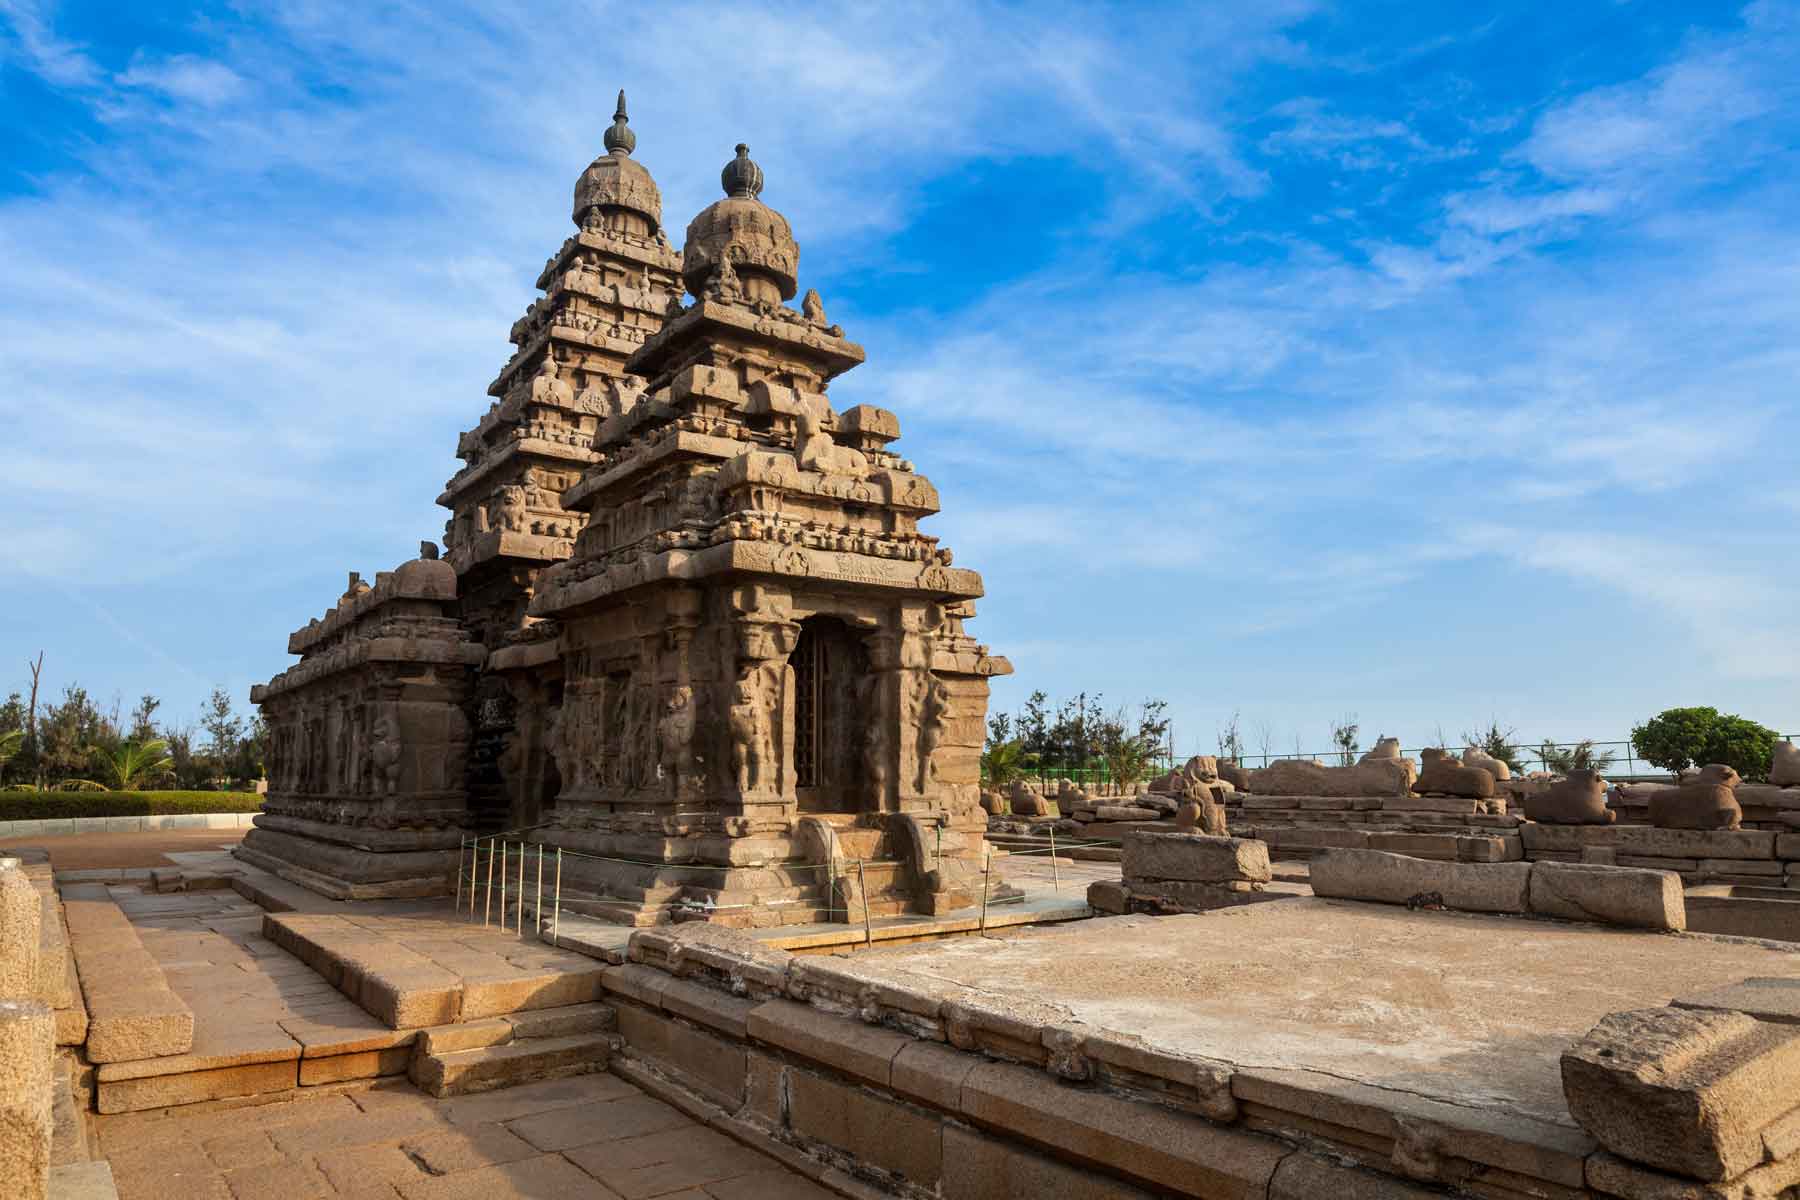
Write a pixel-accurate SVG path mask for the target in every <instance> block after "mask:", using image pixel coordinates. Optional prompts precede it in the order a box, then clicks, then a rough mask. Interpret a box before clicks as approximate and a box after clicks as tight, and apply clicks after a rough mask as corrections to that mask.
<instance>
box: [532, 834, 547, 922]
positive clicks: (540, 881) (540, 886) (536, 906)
mask: <svg viewBox="0 0 1800 1200" xmlns="http://www.w3.org/2000/svg"><path fill="white" fill-rule="evenodd" d="M537 852H538V869H537V895H536V896H534V897H533V898H532V901H531V929H532V932H533V933H535V934H537V936H538V940H539V941H543V939H544V844H543V843H542V842H539V843H538V848H537Z"/></svg>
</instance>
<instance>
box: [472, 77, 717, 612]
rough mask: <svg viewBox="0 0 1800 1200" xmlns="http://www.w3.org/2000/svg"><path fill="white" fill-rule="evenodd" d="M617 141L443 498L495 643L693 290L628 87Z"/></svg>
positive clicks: (567, 545) (610, 137)
mask: <svg viewBox="0 0 1800 1200" xmlns="http://www.w3.org/2000/svg"><path fill="white" fill-rule="evenodd" d="M605 145H606V153H605V154H603V155H602V156H601V157H599V158H597V159H595V160H594V162H593V163H592V164H591V165H590V166H589V167H588V168H587V170H585V171H583V172H582V173H581V178H580V179H578V180H577V181H576V183H575V204H574V213H573V215H574V221H575V225H576V227H577V230H578V231H577V232H576V233H575V234H574V235H573V236H572V237H570V238H569V239H568V240H567V241H565V242H564V243H563V244H562V247H561V248H560V249H559V250H557V252H556V253H555V254H553V255H551V257H550V259H549V261H548V262H546V263H545V264H544V270H543V272H542V273H541V274H540V275H539V276H538V280H537V286H538V288H539V289H540V290H541V291H542V292H543V295H541V296H540V297H538V298H537V299H536V300H534V301H532V303H531V306H530V307H529V308H527V309H526V310H525V315H524V316H522V317H520V318H519V319H518V321H516V322H514V324H513V327H512V335H511V336H512V342H513V344H514V346H516V347H517V349H516V351H515V352H514V354H513V356H512V358H511V359H510V360H508V362H507V363H506V365H505V366H504V367H503V368H501V371H500V374H499V376H498V377H496V378H495V380H494V382H493V383H492V384H491V385H490V386H489V387H488V393H489V394H490V395H491V396H493V397H494V398H495V399H494V402H493V403H492V404H491V405H489V406H488V410H487V413H486V414H485V415H484V416H483V417H482V418H481V420H480V422H479V423H477V424H476V426H475V427H474V428H473V429H470V430H468V431H467V432H466V433H464V434H463V435H462V437H461V438H460V439H459V440H458V442H457V447H456V454H457V457H458V458H460V459H462V461H463V467H462V469H461V470H459V471H457V473H456V474H455V475H454V476H452V477H451V479H450V480H449V482H448V483H446V484H445V485H444V492H443V494H442V495H441V496H439V497H438V503H439V504H441V505H443V506H444V507H445V508H448V509H449V510H450V511H451V513H452V516H451V518H450V520H449V521H447V522H446V523H445V526H444V541H445V545H446V546H447V547H448V551H449V553H448V556H447V557H448V558H449V561H450V564H451V566H452V567H454V568H455V569H456V573H457V576H458V578H459V580H460V582H461V587H462V592H463V595H462V601H463V609H464V613H465V615H466V616H468V617H469V618H470V619H471V620H472V621H473V622H474V625H475V627H476V629H477V631H478V633H479V634H480V635H481V640H482V641H483V642H484V644H488V645H494V644H498V642H499V641H500V640H502V639H503V638H504V637H505V636H506V635H507V634H509V633H512V632H514V631H515V630H517V629H518V628H519V627H520V626H521V624H522V621H521V619H522V618H523V616H524V614H525V606H526V604H527V603H528V602H529V600H530V596H531V591H532V586H533V583H534V582H535V580H536V574H537V572H538V571H539V570H540V569H542V568H543V567H546V566H548V565H550V564H551V563H555V562H560V561H561V560H563V559H565V558H567V557H568V556H569V553H570V551H571V549H572V548H573V545H574V540H575V537H576V535H577V534H578V533H580V531H581V525H582V521H583V519H584V518H583V515H582V514H581V513H579V512H573V511H570V510H568V509H565V508H564V507H563V506H562V503H561V499H562V494H563V493H564V492H565V491H566V490H567V489H568V488H569V486H570V485H571V484H573V483H574V482H575V481H576V480H577V479H579V478H580V477H581V474H582V473H583V472H584V471H585V470H587V468H588V467H590V466H592V465H593V463H594V461H595V452H594V448H593V443H594V434H595V433H596V432H597V431H598V429H599V427H600V424H601V423H602V422H604V421H605V420H606V419H607V418H608V417H610V416H614V415H616V414H618V413H620V412H623V411H625V410H626V409H629V408H630V407H632V406H633V405H634V404H635V403H636V400H637V396H638V393H639V392H640V391H641V389H642V386H643V380H642V379H640V378H638V377H637V376H635V375H632V374H630V373H628V372H627V371H626V370H625V363H626V362H627V360H629V359H630V357H631V356H632V355H633V354H635V353H636V352H637V351H638V350H639V349H640V348H641V347H642V346H643V344H644V342H645V341H646V340H647V339H648V338H649V337H650V336H651V335H652V334H654V333H655V332H656V331H657V330H658V329H659V328H661V327H662V321H663V314H664V313H665V312H666V311H667V310H668V308H669V305H670V303H671V302H672V301H675V300H676V299H677V298H678V296H679V294H680V291H681V286H682V284H681V258H680V256H679V255H677V254H676V253H675V252H674V251H673V250H672V249H671V248H670V246H669V242H668V238H667V237H666V236H665V235H664V233H663V228H662V196H661V194H660V193H659V192H658V191H657V187H656V182H655V180H653V179H651V177H650V172H648V171H647V170H645V169H644V168H643V166H642V165H640V164H639V163H638V162H637V161H636V160H635V159H633V158H632V157H631V152H632V150H633V149H634V148H635V147H636V146H637V136H636V135H635V134H634V133H633V132H632V131H631V127H630V126H629V125H628V124H626V114H625V93H624V92H620V93H619V104H618V109H617V111H616V112H615V114H614V116H613V124H612V127H611V128H610V129H608V130H607V131H606V137H605Z"/></svg>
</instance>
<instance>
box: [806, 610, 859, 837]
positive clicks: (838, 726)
mask: <svg viewBox="0 0 1800 1200" xmlns="http://www.w3.org/2000/svg"><path fill="white" fill-rule="evenodd" d="M788 663H789V664H790V665H791V666H792V667H793V668H794V783H795V792H796V795H797V798H798V800H799V804H800V811H802V812H858V811H860V810H861V809H862V807H863V792H864V790H865V789H864V787H863V767H862V762H863V753H862V750H863V739H864V738H865V737H866V736H867V735H868V731H867V722H866V720H865V715H864V713H863V697H864V696H865V695H866V685H865V681H866V680H867V678H868V675H869V655H868V651H867V650H866V649H864V647H863V644H862V639H861V638H860V637H858V636H857V634H856V631H855V630H853V629H851V628H850V627H849V626H848V625H846V624H844V622H842V621H840V620H837V619H836V618H835V617H809V618H807V619H806V620H805V621H802V622H801V623H800V638H799V641H798V642H797V643H796V645H795V646H794V652H793V654H792V655H790V656H789V658H788Z"/></svg>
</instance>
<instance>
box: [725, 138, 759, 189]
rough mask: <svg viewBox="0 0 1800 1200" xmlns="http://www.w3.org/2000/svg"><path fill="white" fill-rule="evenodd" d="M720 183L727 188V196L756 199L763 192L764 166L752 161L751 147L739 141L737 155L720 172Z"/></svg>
mask: <svg viewBox="0 0 1800 1200" xmlns="http://www.w3.org/2000/svg"><path fill="white" fill-rule="evenodd" d="M719 183H720V184H721V185H722V186H723V187H724V188H725V194H726V195H727V196H736V197H738V198H740V199H744V200H754V199H756V197H757V196H758V195H760V194H761V193H762V189H763V173H762V168H761V167H759V166H757V165H756V164H755V163H754V162H751V161H750V147H748V146H746V145H744V143H742V142H739V143H738V144H737V157H736V158H734V159H732V160H731V161H730V162H728V163H726V164H725V169H724V170H723V171H720V172H719Z"/></svg>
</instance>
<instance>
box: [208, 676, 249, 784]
mask: <svg viewBox="0 0 1800 1200" xmlns="http://www.w3.org/2000/svg"><path fill="white" fill-rule="evenodd" d="M200 728H202V729H204V730H206V752H207V753H208V754H210V755H211V756H212V757H213V760H214V761H215V762H216V763H217V764H218V766H219V769H220V770H223V769H225V766H226V764H227V762H228V761H229V760H230V758H231V756H232V755H233V754H234V753H236V751H237V744H238V739H239V738H241V737H243V736H244V722H243V719H242V718H240V717H239V716H238V715H237V714H236V713H235V712H233V711H232V709H231V693H230V692H227V691H226V690H225V689H224V688H222V687H216V688H214V689H213V690H212V695H211V696H208V697H207V699H206V703H205V704H204V705H203V706H202V707H201V709H200Z"/></svg>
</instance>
